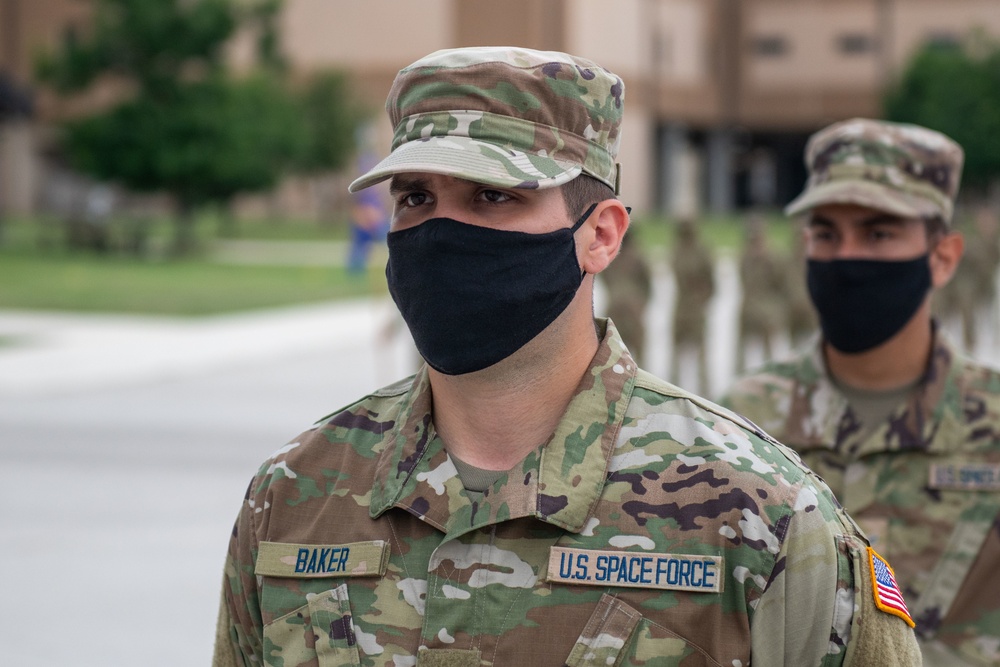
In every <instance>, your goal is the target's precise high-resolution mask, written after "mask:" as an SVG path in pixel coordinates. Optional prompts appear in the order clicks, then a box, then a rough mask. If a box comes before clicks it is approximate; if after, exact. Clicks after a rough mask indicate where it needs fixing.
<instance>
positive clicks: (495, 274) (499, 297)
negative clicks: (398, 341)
mask: <svg viewBox="0 0 1000 667" xmlns="http://www.w3.org/2000/svg"><path fill="white" fill-rule="evenodd" d="M596 206H597V205H596V204H594V205H593V206H591V207H590V208H588V209H587V210H586V212H584V214H583V215H582V216H581V217H580V219H579V220H577V221H576V223H574V224H573V226H572V227H565V228H563V229H557V230H555V231H553V232H548V233H545V234H528V233H526V232H515V231H507V230H501V229H492V228H489V227H479V226H476V225H470V224H467V223H464V222H460V221H458V220H453V219H452V218H432V219H430V220H426V221H424V222H422V223H420V224H419V225H416V226H415V227H410V228H409V229H403V230H400V231H398V232H391V233H390V234H389V235H388V237H387V239H386V240H387V243H388V245H389V262H388V264H387V265H386V268H385V275H386V278H387V279H388V283H389V293H390V294H391V295H392V300H393V301H395V302H396V306H397V307H398V308H399V311H400V313H401V314H402V315H403V320H405V321H406V325H407V326H408V327H409V329H410V334H411V335H412V336H413V342H414V343H415V344H416V346H417V350H418V351H419V352H420V355H421V356H422V357H423V358H424V360H425V361H427V363H428V364H429V365H430V366H431V367H432V368H434V369H435V370H438V371H440V372H441V373H445V374H446V375H461V374H463V373H472V372H474V371H479V370H482V369H484V368H487V367H488V366H492V365H493V364H495V363H497V362H498V361H501V360H503V359H506V358H507V357H509V356H510V355H512V354H514V353H515V352H517V351H518V350H519V349H521V347H523V346H524V345H525V344H526V343H527V342H528V341H530V340H531V339H532V338H534V337H535V336H537V335H538V334H539V333H541V332H542V330H543V329H545V328H546V327H548V326H549V325H550V324H552V322H553V321H555V319H556V318H557V317H559V315H560V314H562V312H563V311H564V310H566V307H567V306H569V304H570V302H571V301H572V300H573V297H574V296H576V292H577V290H578V289H579V288H580V284H581V283H582V282H583V276H584V272H583V271H581V270H580V264H579V262H578V261H577V259H576V242H575V241H574V240H573V235H574V234H575V233H576V230H577V229H579V228H580V226H581V225H582V224H583V222H584V221H585V220H586V219H587V218H588V217H589V216H590V214H591V213H592V212H593V210H594V208H595V207H596Z"/></svg>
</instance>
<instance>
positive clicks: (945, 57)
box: [885, 33, 1000, 189]
mask: <svg viewBox="0 0 1000 667" xmlns="http://www.w3.org/2000/svg"><path fill="white" fill-rule="evenodd" d="M885 114H886V117H887V118H888V119H889V120H894V121H900V122H907V123H917V124H919V125H924V126H926V127H930V128H933V129H935V130H938V131H940V132H944V133H945V134H947V135H948V136H950V137H951V138H952V139H954V140H955V141H957V142H958V143H959V144H961V146H962V148H963V149H964V150H965V168H964V172H963V182H964V183H965V184H967V185H969V186H971V187H972V188H974V189H975V188H983V187H985V186H987V185H989V184H990V183H991V182H992V181H994V180H995V179H997V178H998V176H1000V46H998V44H997V43H996V42H994V41H991V40H990V39H989V38H988V37H986V36H985V35H984V34H982V33H974V34H973V35H971V36H970V37H969V38H968V39H967V40H966V42H965V43H964V44H963V45H961V46H959V45H940V44H928V45H927V46H925V47H924V48H923V49H922V50H921V51H919V52H918V53H917V54H916V55H915V56H914V58H913V59H912V60H911V61H910V63H909V65H908V67H907V68H906V70H905V71H904V72H903V74H902V76H901V77H900V79H899V81H898V83H897V84H896V85H895V86H894V87H893V88H892V89H891V90H890V91H889V93H888V95H887V96H886V99H885Z"/></svg>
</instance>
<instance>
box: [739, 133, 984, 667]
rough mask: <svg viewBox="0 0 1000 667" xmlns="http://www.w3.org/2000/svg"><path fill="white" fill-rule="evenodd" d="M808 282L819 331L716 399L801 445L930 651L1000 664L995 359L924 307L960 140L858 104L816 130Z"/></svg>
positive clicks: (934, 658)
mask: <svg viewBox="0 0 1000 667" xmlns="http://www.w3.org/2000/svg"><path fill="white" fill-rule="evenodd" d="M806 165H807V167H808V169H809V173H810V178H809V182H808V185H807V187H806V190H805V192H803V193H802V195H801V196H800V197H799V198H798V199H796V200H795V201H793V202H792V203H791V204H790V205H789V207H788V212H789V213H790V214H798V213H805V214H806V215H807V218H808V219H807V224H806V256H807V259H808V269H807V274H806V275H807V281H808V286H809V293H810V295H811V297H812V301H813V304H814V305H815V307H816V311H817V312H818V314H819V321H820V327H821V329H822V337H821V338H818V339H817V340H816V341H815V342H813V343H812V344H811V345H809V346H808V347H807V348H806V349H805V350H804V351H803V352H802V353H801V354H800V355H799V356H797V357H795V358H794V359H792V360H790V361H787V362H775V363H770V364H768V365H767V366H765V367H764V368H763V369H762V370H761V371H759V372H757V373H754V374H753V375H750V376H749V377H746V378H744V379H742V380H739V381H737V383H736V385H735V386H734V387H733V388H732V389H731V390H730V392H729V394H728V396H726V397H725V398H724V399H723V403H725V404H727V405H729V406H730V407H732V408H733V409H734V410H737V411H738V412H740V413H741V414H745V415H747V416H748V417H749V418H750V419H752V420H754V421H755V422H756V423H757V424H760V425H761V426H762V427H763V428H765V429H767V431H768V432H769V433H771V434H773V435H775V436H776V437H777V438H779V439H780V440H781V441H782V442H784V443H786V444H788V445H789V446H791V447H793V448H794V449H796V450H797V451H799V452H800V453H801V454H802V458H803V459H804V460H805V462H806V463H807V464H808V465H809V466H810V467H811V468H812V469H813V470H815V471H816V472H817V473H819V475H820V476H821V477H822V478H823V479H824V480H826V482H827V483H828V484H829V485H830V488H832V489H833V491H834V492H835V493H836V494H837V498H838V499H839V500H840V502H842V503H843V504H844V507H845V508H846V509H847V511H848V512H849V513H850V514H851V516H853V517H854V518H855V519H857V521H858V522H859V523H860V524H861V526H862V527H863V528H864V530H865V532H866V533H867V534H868V537H869V539H871V540H872V545H873V546H874V547H875V548H876V549H877V550H878V551H879V553H881V554H882V555H883V556H885V557H886V558H888V559H890V560H891V561H892V563H893V564H894V565H895V566H896V574H897V575H898V579H899V583H900V585H901V586H902V589H903V593H904V595H905V599H906V602H907V604H908V605H909V608H910V612H911V614H912V616H913V619H914V620H915V621H916V624H917V625H916V631H917V636H918V638H919V640H920V643H921V647H922V649H923V652H924V664H925V665H935V666H937V665H940V666H942V667H944V666H947V667H960V666H962V665H994V666H995V665H1000V574H998V573H1000V374H998V373H997V372H996V371H993V370H989V369H987V368H984V367H982V366H980V365H978V364H975V363H973V362H972V361H970V360H969V359H968V358H966V357H965V356H963V355H962V354H961V353H960V352H959V351H958V350H957V349H956V348H955V346H954V345H952V344H951V343H950V342H949V341H948V340H947V339H946V338H945V336H944V335H942V332H941V331H940V329H939V328H938V327H937V326H936V324H935V323H934V321H933V319H932V317H931V295H932V294H933V293H934V292H935V290H937V289H939V288H941V287H942V286H944V285H945V283H947V282H948V280H949V279H950V278H951V277H952V274H953V273H954V271H955V268H956V266H957V265H958V262H959V259H960V258H961V256H962V237H961V236H960V235H958V234H957V233H956V232H954V231H953V230H952V228H951V221H952V208H953V205H954V200H955V194H956V193H957V191H958V185H959V178H960V175H961V170H962V149H961V148H960V147H959V146H958V145H957V144H956V143H955V142H953V141H951V140H950V139H948V138H947V137H945V136H944V135H942V134H940V133H938V132H934V131H932V130H929V129H926V128H923V127H918V126H915V125H904V124H896V123H888V122H883V121H875V120H867V119H854V120H849V121H844V122H842V123H837V124H835V125H832V126H830V127H828V128H826V129H824V130H822V131H820V132H818V133H817V134H815V135H814V136H813V137H812V138H811V139H810V141H809V144H808V146H807V149H806Z"/></svg>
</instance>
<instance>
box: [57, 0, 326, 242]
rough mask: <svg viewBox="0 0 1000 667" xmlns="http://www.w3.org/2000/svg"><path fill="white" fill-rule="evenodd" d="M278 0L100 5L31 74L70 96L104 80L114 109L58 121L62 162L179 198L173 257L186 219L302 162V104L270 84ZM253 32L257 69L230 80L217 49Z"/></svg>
mask: <svg viewBox="0 0 1000 667" xmlns="http://www.w3.org/2000/svg"><path fill="white" fill-rule="evenodd" d="M279 8H280V3H279V2H277V0H256V1H251V0H155V1H150V0H97V1H96V2H95V13H94V21H93V26H92V30H91V31H90V33H89V35H87V36H86V37H84V38H81V39H78V40H75V41H71V42H69V43H67V44H65V45H64V46H63V48H62V49H61V50H59V51H58V52H56V53H53V54H50V55H48V56H45V57H43V58H42V60H41V61H40V63H39V74H40V75H41V77H42V78H43V80H45V81H48V82H49V83H51V84H52V85H53V86H54V87H55V88H56V90H58V91H60V92H62V93H65V94H71V93H75V92H78V91H82V90H85V89H87V88H89V87H90V86H92V85H94V84H95V83H98V82H99V81H103V82H108V81H110V82H114V83H117V84H118V85H119V86H120V89H122V90H123V91H129V92H130V94H128V95H123V99H122V101H121V102H119V103H117V104H115V105H113V106H112V107H110V108H108V109H106V110H103V111H101V112H99V113H97V114H94V115H91V116H88V117H83V118H75V119H71V120H69V121H66V122H65V123H64V124H63V126H62V129H63V134H64V145H65V148H66V152H67V155H68V157H69V159H70V161H71V163H72V164H73V165H74V166H75V167H76V168H78V169H80V170H81V171H83V172H85V173H87V174H90V175H92V176H94V177H96V178H99V179H102V180H108V181H114V182H118V183H121V184H122V185H124V186H125V187H127V188H129V189H132V190H135V191H140V192H148V191H167V192H170V193H172V194H173V195H174V197H175V198H176V200H177V202H178V207H179V212H180V215H179V216H178V224H177V235H176V240H175V250H176V251H177V252H186V251H187V250H189V249H190V246H191V242H192V238H193V237H192V235H191V222H192V219H193V214H194V211H195V210H196V209H197V208H198V207H199V206H202V205H204V204H208V203H222V204H225V203H227V202H228V201H229V200H231V198H232V197H233V196H235V195H236V194H238V193H240V192H251V191H261V190H266V189H269V188H271V187H273V186H274V185H275V183H276V182H277V180H278V179H279V178H280V177H281V176H282V175H283V174H285V173H287V171H288V170H289V169H291V168H292V166H293V165H294V164H297V163H298V162H300V161H301V159H302V157H301V156H302V154H303V151H304V150H305V146H306V145H307V142H308V136H307V133H306V130H305V127H304V125H303V123H302V122H301V118H302V107H301V103H300V102H299V100H298V99H297V98H295V97H294V96H293V95H291V94H290V93H289V92H288V91H287V90H286V89H285V87H284V85H283V83H282V82H281V80H280V77H279V76H278V72H279V71H280V62H281V61H280V57H279V55H278V48H277V46H276V37H275V32H274V30H273V19H274V17H275V16H276V13H277V10H278V9H279ZM240 29H247V30H254V29H256V33H257V35H258V38H259V39H258V46H259V48H260V49H261V50H262V59H261V60H262V62H263V64H264V65H265V66H264V67H261V68H260V71H259V72H258V73H256V74H253V75H248V76H243V77H234V76H233V75H232V74H231V73H230V72H229V71H228V69H227V67H226V62H225V57H224V56H225V47H226V45H227V44H228V42H229V41H230V40H231V39H232V38H233V36H234V35H235V33H236V32H237V30H240Z"/></svg>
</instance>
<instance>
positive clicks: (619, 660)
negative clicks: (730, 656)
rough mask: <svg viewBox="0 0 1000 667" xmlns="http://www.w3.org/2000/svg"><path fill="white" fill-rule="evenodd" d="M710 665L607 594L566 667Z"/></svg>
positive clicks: (708, 660)
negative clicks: (682, 663)
mask: <svg viewBox="0 0 1000 667" xmlns="http://www.w3.org/2000/svg"><path fill="white" fill-rule="evenodd" d="M682 660H683V661H684V665H693V666H697V665H713V666H717V665H718V664H719V663H717V662H716V661H715V660H712V659H711V658H710V657H709V656H708V655H706V654H705V653H704V652H703V651H701V650H700V649H698V648H697V647H695V646H692V645H691V644H690V643H688V642H687V641H686V640H685V639H683V638H682V637H679V636H678V635H676V634H674V633H673V632H671V631H670V630H667V629H666V628H664V627H663V626H661V625H658V624H656V623H653V622H651V621H650V620H649V619H646V618H643V616H642V614H641V613H640V612H639V611H638V610H636V609H635V608H633V607H631V606H629V605H628V604H626V603H624V602H622V601H621V600H619V599H618V598H616V597H613V596H611V595H608V594H604V595H602V596H601V599H600V602H598V604H597V608H596V609H595V610H594V613H593V614H591V616H590V619H589V620H588V621H587V625H586V627H585V628H584V630H583V633H581V634H580V637H579V638H578V639H577V640H576V644H575V645H574V646H573V650H572V651H571V652H570V654H569V657H568V658H567V659H566V667H631V666H632V665H653V664H655V665H662V666H663V667H667V666H668V665H677V664H680V663H681V661H682Z"/></svg>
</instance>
